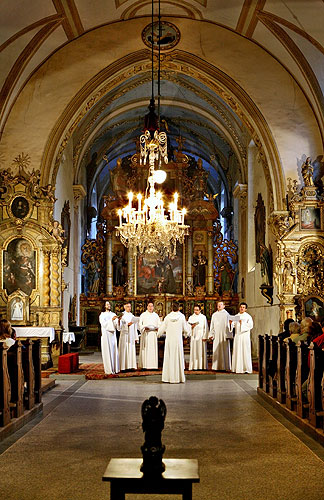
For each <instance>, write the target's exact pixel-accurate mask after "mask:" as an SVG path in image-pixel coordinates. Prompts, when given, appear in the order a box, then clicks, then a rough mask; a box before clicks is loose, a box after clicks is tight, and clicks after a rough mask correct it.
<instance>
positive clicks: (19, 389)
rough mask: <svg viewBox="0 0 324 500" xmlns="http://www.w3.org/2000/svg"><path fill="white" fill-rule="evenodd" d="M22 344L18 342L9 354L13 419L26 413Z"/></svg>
mask: <svg viewBox="0 0 324 500" xmlns="http://www.w3.org/2000/svg"><path fill="white" fill-rule="evenodd" d="M21 349H22V343H21V341H20V340H17V341H16V343H15V344H14V345H13V346H12V347H10V349H9V350H8V354H7V360H8V372H9V377H10V385H11V401H10V407H11V411H12V415H13V417H15V418H17V417H20V416H21V415H22V414H23V413H24V372H23V367H22V353H21Z"/></svg>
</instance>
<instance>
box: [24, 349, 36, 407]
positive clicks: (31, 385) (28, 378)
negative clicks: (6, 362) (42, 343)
mask: <svg viewBox="0 0 324 500" xmlns="http://www.w3.org/2000/svg"><path fill="white" fill-rule="evenodd" d="M24 345H25V346H26V349H25V350H24V351H23V368H24V375H25V382H26V384H27V393H26V394H25V406H26V408H27V410H31V409H32V408H33V406H34V405H35V396H34V391H35V374H34V365H33V341H32V340H30V339H27V340H25V342H24Z"/></svg>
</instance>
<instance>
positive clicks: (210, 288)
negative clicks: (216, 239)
mask: <svg viewBox="0 0 324 500" xmlns="http://www.w3.org/2000/svg"><path fill="white" fill-rule="evenodd" d="M213 250H214V248H213V232H212V231H208V233H207V259H208V262H207V282H206V291H207V295H213V293H214V266H213V264H214V251H213Z"/></svg>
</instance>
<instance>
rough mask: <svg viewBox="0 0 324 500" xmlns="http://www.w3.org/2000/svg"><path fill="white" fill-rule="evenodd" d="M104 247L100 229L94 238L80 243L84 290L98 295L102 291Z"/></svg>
mask: <svg viewBox="0 0 324 500" xmlns="http://www.w3.org/2000/svg"><path fill="white" fill-rule="evenodd" d="M104 248H105V240H104V237H103V234H102V231H98V234H97V238H96V239H95V240H88V239H87V240H86V241H85V243H84V244H83V245H82V248H81V251H82V254H81V262H82V264H83V273H84V275H85V276H86V286H85V291H86V293H87V294H95V295H98V294H100V293H102V292H103V291H104V276H105V271H104V270H105V266H104Z"/></svg>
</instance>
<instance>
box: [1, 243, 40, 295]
mask: <svg viewBox="0 0 324 500" xmlns="http://www.w3.org/2000/svg"><path fill="white" fill-rule="evenodd" d="M35 269H36V252H35V251H34V250H33V248H32V245H31V243H30V242H29V241H28V240H26V239H24V238H16V239H14V240H12V241H11V242H10V243H9V245H8V247H7V250H5V251H4V252H3V275H2V283H3V288H4V289H5V290H6V291H7V294H8V295H10V294H11V293H13V292H15V291H16V290H19V289H20V290H22V291H23V292H24V293H25V294H26V295H30V294H31V292H32V290H33V289H34V288H36V272H35Z"/></svg>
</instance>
